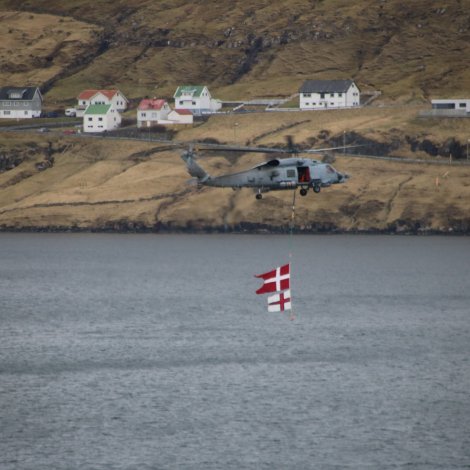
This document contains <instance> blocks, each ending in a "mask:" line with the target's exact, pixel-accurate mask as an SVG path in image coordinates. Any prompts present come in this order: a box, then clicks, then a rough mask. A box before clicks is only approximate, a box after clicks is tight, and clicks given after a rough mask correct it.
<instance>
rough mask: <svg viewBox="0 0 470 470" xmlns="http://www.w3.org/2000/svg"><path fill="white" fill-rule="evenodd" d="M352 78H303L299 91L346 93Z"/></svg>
mask: <svg viewBox="0 0 470 470" xmlns="http://www.w3.org/2000/svg"><path fill="white" fill-rule="evenodd" d="M353 83H354V81H353V80H305V82H304V83H303V85H302V86H301V87H300V90H299V93H346V92H347V91H348V90H349V87H350V86H351V85H352V84H353Z"/></svg>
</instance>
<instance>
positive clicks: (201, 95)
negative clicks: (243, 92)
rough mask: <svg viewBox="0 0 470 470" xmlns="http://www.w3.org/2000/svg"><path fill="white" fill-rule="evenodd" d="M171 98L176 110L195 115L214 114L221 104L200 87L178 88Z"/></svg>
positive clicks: (184, 86) (207, 90) (204, 87)
mask: <svg viewBox="0 0 470 470" xmlns="http://www.w3.org/2000/svg"><path fill="white" fill-rule="evenodd" d="M173 98H174V99H175V109H176V110H180V109H188V110H189V111H191V112H192V113H193V114H195V115H198V114H199V115H200V114H210V113H215V112H217V111H218V110H219V109H220V108H221V107H222V103H221V102H220V101H219V100H216V99H214V98H212V96H211V94H210V92H209V89H208V88H207V87H206V86H202V85H182V86H179V87H178V88H177V89H176V91H175V94H174V95H173Z"/></svg>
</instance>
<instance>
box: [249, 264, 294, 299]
mask: <svg viewBox="0 0 470 470" xmlns="http://www.w3.org/2000/svg"><path fill="white" fill-rule="evenodd" d="M255 277H257V278H260V279H263V280H264V284H263V285H262V286H261V287H260V288H259V289H258V290H257V291H256V293H257V294H268V293H270V292H279V291H283V290H286V289H289V288H290V265H289V264H284V265H283V266H280V267H278V268H276V269H273V270H272V271H269V272H267V273H264V274H258V275H256V276H255Z"/></svg>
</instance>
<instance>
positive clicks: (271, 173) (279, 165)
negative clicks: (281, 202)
mask: <svg viewBox="0 0 470 470" xmlns="http://www.w3.org/2000/svg"><path fill="white" fill-rule="evenodd" d="M204 147H205V149H206V150H225V151H227V150H228V151H236V152H261V153H287V154H298V153H319V152H325V151H326V150H335V149H337V148H341V149H344V148H345V147H330V148H327V149H310V150H303V151H300V150H298V149H297V148H296V147H294V145H293V143H292V140H291V138H290V136H288V148H287V149H282V148H281V149H280V148H272V147H233V146H229V145H220V144H212V145H210V144H205V145H204ZM181 158H182V159H183V160H184V162H185V163H186V167H187V170H188V173H189V174H190V175H191V176H192V177H194V178H196V182H197V184H198V186H213V187H218V188H225V187H229V188H232V189H239V188H253V189H255V190H256V199H262V197H263V193H266V192H268V191H278V190H286V189H294V190H295V189H297V188H299V187H300V195H301V196H306V195H307V193H308V190H309V189H312V190H313V192H314V193H319V192H320V191H321V188H327V187H329V186H331V185H332V184H338V183H344V182H346V181H347V180H348V178H349V175H347V174H345V173H340V172H339V171H337V170H336V169H335V168H333V167H332V166H331V165H330V164H329V163H323V162H321V161H319V160H314V159H313V158H298V157H289V158H273V159H271V160H268V161H267V162H264V163H260V164H258V165H256V166H254V167H253V168H251V169H249V170H245V171H241V172H238V173H231V174H227V175H221V176H211V175H209V174H208V173H207V172H206V171H205V170H204V169H203V168H202V167H201V166H200V165H198V163H197V162H196V161H195V159H196V153H195V151H194V148H193V147H192V146H191V147H190V148H189V149H188V150H187V151H185V152H183V153H182V154H181Z"/></svg>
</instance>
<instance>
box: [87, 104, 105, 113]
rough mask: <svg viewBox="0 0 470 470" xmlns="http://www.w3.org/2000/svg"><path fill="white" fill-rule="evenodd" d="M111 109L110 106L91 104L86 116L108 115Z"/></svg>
mask: <svg viewBox="0 0 470 470" xmlns="http://www.w3.org/2000/svg"><path fill="white" fill-rule="evenodd" d="M110 109H111V105H110V104H90V106H88V108H87V109H86V110H85V114H106V113H107V112H108V111H109V110H110Z"/></svg>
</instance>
